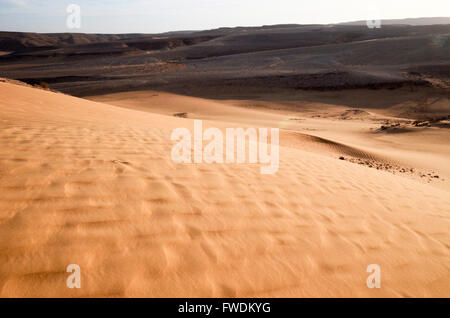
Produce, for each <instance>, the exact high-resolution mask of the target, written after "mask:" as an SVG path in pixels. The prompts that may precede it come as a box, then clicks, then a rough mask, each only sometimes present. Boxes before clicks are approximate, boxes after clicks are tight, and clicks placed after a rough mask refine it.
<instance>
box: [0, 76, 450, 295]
mask: <svg viewBox="0 0 450 318" xmlns="http://www.w3.org/2000/svg"><path fill="white" fill-rule="evenodd" d="M0 96H1V98H0V131H1V133H0V162H1V164H0V296H1V297H450V232H449V228H450V164H449V163H450V148H449V147H448V145H449V144H450V134H449V133H448V132H449V130H448V128H439V127H425V128H423V127H413V126H411V125H408V124H406V119H405V123H403V121H402V120H403V119H401V118H398V117H395V120H397V121H401V123H400V125H399V126H393V127H389V128H388V129H386V130H380V126H381V125H382V124H383V123H385V122H387V121H389V120H390V121H391V122H393V120H394V117H393V114H392V113H390V112H388V111H386V110H383V109H365V110H364V111H362V110H359V109H349V107H348V106H345V104H344V103H341V104H340V103H339V100H337V101H336V103H335V104H323V103H318V102H291V101H290V102H285V101H282V100H281V99H280V100H277V98H274V100H272V101H253V100H251V99H249V100H243V99H239V100H237V99H222V100H208V99H200V98H194V97H186V96H180V95H174V94H169V93H162V92H150V91H142V92H127V93H119V94H112V95H104V96H95V97H89V100H86V99H79V98H75V97H71V96H68V95H64V94H60V93H53V92H50V91H45V90H40V89H36V88H31V87H27V86H23V85H16V84H13V83H6V82H1V83H0ZM441 106H442V107H448V103H447V104H445V105H441ZM174 115H177V116H174ZM181 117H186V118H181ZM194 119H203V120H204V126H205V127H217V128H219V129H221V130H225V128H227V127H279V128H281V129H282V130H281V132H280V145H281V147H280V168H279V171H278V173H276V174H274V175H262V174H260V170H259V165H255V164H175V163H174V162H173V161H172V160H171V149H172V146H173V145H174V142H173V141H171V139H170V136H171V133H172V131H173V129H175V128H179V127H186V128H188V129H192V128H193V120H194ZM341 159H343V160H341ZM69 264H78V265H79V266H80V268H81V273H82V286H81V288H80V289H69V288H67V287H66V279H67V277H68V276H69V273H67V272H66V267H67V266H68V265H69ZM370 264H379V265H380V267H381V288H380V289H369V288H368V287H367V286H366V279H367V277H368V276H369V273H367V272H366V268H367V267H368V265H370Z"/></svg>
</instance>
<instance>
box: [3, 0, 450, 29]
mask: <svg viewBox="0 0 450 318" xmlns="http://www.w3.org/2000/svg"><path fill="white" fill-rule="evenodd" d="M69 4H78V5H79V6H80V8H81V28H80V29H68V28H67V26H66V20H67V16H68V14H67V12H66V9H67V6H68V5H69ZM445 16H450V0H426V1H417V0H409V1H407V0H406V1H405V0H377V1H367V0H312V1H303V0H276V1H275V0H0V31H32V32H86V33H92V32H96V33H130V32H139V33H156V32H165V31H174V30H199V29H211V28H217V27H222V26H229V27H231V26H254V25H264V24H266V25H268V24H280V23H298V24H308V23H335V22H344V21H354V20H365V19H368V18H370V19H376V18H382V19H395V18H414V17H445Z"/></svg>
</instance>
